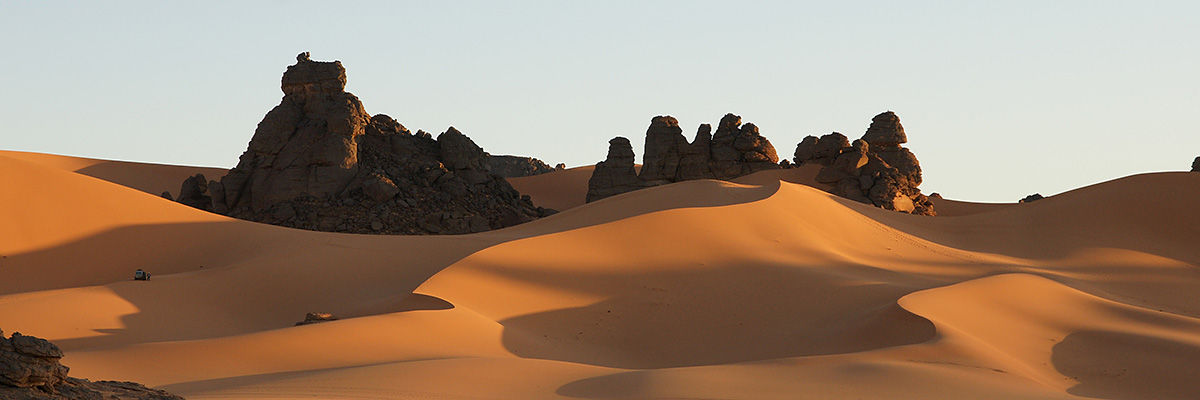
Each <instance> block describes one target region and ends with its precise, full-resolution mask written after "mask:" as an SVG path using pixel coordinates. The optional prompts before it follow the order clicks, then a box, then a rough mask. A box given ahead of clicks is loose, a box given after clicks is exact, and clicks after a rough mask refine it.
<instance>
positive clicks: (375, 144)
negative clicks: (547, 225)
mask: <svg viewBox="0 0 1200 400" xmlns="http://www.w3.org/2000/svg"><path fill="white" fill-rule="evenodd" d="M296 60H297V62H296V64H295V65H292V66H290V67H288V69H287V71H286V72H284V74H283V79H282V85H281V87H282V89H283V93H284V96H283V100H282V101H281V102H280V104H279V105H278V106H276V107H275V108H274V109H272V110H271V111H270V112H268V113H267V115H266V116H265V117H264V118H263V120H262V122H260V123H259V124H258V128H257V129H256V130H255V132H254V137H253V138H252V139H251V140H250V144H249V146H248V148H247V150H246V152H245V153H243V154H242V156H241V158H240V160H239V162H238V165H237V166H236V167H234V168H233V169H231V170H229V172H228V173H227V174H226V175H225V176H224V177H222V178H221V179H220V181H216V180H213V181H208V182H204V177H203V176H200V175H197V176H195V177H192V178H188V180H187V181H185V182H184V184H183V188H182V189H181V190H180V195H179V201H180V202H182V203H184V204H189V205H192V206H194V207H197V208H201V209H207V210H211V211H213V212H215V213H218V214H224V215H228V216H231V217H234V218H239V219H245V220H250V221H257V222H264V223H269V224H275V225H282V226H288V227H293V228H300V229H309V230H320V231H336V232H351V233H382V234H430V233H432V234H461V233H472V232H482V231H487V230H490V229H498V228H503V227H507V226H512V225H516V224H520V223H523V222H527V221H530V220H533V219H535V218H538V217H541V216H545V215H548V214H549V213H551V212H552V210H545V209H541V208H537V207H534V206H533V203H532V202H531V201H530V200H529V198H528V197H525V196H521V195H520V193H518V192H517V191H516V190H514V189H513V188H512V186H511V185H509V184H508V182H506V181H505V180H504V178H502V177H500V176H497V175H495V174H493V173H492V172H491V171H490V162H489V158H488V154H487V153H486V152H484V151H483V149H481V148H480V147H479V146H477V145H476V144H475V142H473V141H471V139H470V138H468V137H467V136H466V135H463V134H462V133H461V132H459V131H458V130H456V129H454V128H453V127H450V128H449V129H447V130H446V131H445V132H444V133H442V134H441V135H439V136H438V137H437V139H434V138H433V137H432V135H430V134H428V133H426V132H423V131H417V132H416V133H415V134H414V133H411V132H409V130H408V129H407V128H405V127H404V126H403V125H401V124H400V123H399V122H396V120H394V119H392V118H391V117H388V116H387V115H384V114H377V115H375V116H370V115H369V114H367V112H366V109H365V108H364V107H363V105H362V102H360V101H359V100H358V98H357V97H355V96H354V95H353V94H350V93H348V92H345V91H344V89H345V85H346V70H345V68H343V67H342V64H341V62H338V61H333V62H322V61H313V60H310V59H309V56H308V53H301V54H300V55H299V56H297V57H296Z"/></svg>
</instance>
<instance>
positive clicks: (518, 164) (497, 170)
mask: <svg viewBox="0 0 1200 400" xmlns="http://www.w3.org/2000/svg"><path fill="white" fill-rule="evenodd" d="M488 164H489V165H490V166H491V169H492V173H493V174H496V175H500V176H501V177H504V178H518V177H522V176H533V175H540V174H544V173H547V172H554V171H562V170H564V169H567V166H566V164H562V163H560V164H558V165H555V166H554V167H553V168H551V167H550V165H548V164H546V163H544V162H542V160H539V159H536V158H533V157H521V156H489V157H488Z"/></svg>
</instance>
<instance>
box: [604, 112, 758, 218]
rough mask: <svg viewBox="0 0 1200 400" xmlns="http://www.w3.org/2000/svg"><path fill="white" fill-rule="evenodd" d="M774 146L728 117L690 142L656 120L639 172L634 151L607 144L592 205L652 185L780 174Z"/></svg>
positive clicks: (673, 125) (665, 119) (624, 143)
mask: <svg viewBox="0 0 1200 400" xmlns="http://www.w3.org/2000/svg"><path fill="white" fill-rule="evenodd" d="M779 168H780V166H779V157H778V156H777V155H776V154H775V147H774V146H772V145H771V142H770V141H768V140H767V138H765V137H763V136H762V135H760V134H759V131H758V127H757V126H755V125H754V124H751V123H746V124H744V125H743V124H742V118H741V117H739V116H737V115H733V114H726V115H725V117H723V118H721V123H720V124H719V125H717V132H716V133H715V134H714V133H712V126H711V125H708V124H701V125H700V128H699V129H698V130H697V132H696V137H695V139H693V140H692V142H691V143H688V141H687V139H686V138H684V136H683V129H682V128H680V127H679V121H677V120H676V119H675V118H674V117H671V116H657V117H654V118H653V119H651V120H650V127H649V128H647V129H646V149H645V155H644V157H643V163H642V170H641V172H640V173H638V172H637V171H636V170H635V169H634V153H633V146H632V145H630V143H629V139H626V138H624V137H617V138H615V139H613V140H611V141H609V142H608V156H607V157H606V158H605V160H604V161H602V162H600V163H598V164H596V169H595V171H594V172H592V178H591V179H590V180H588V194H587V201H588V202H592V201H595V200H599V199H603V198H606V197H610V196H615V195H618V194H621V193H626V192H630V191H634V190H638V189H642V188H647V187H651V186H658V185H665V184H668V183H672V182H680V181H686V180H693V179H724V180H729V179H734V178H737V177H739V176H743V175H748V174H751V173H754V172H758V171H763V170H768V169H779Z"/></svg>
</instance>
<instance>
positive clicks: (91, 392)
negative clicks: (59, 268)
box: [0, 332, 183, 400]
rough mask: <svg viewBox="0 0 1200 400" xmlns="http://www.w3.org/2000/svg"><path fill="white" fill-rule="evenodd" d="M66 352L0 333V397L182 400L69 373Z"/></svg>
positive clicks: (45, 343) (38, 341)
mask: <svg viewBox="0 0 1200 400" xmlns="http://www.w3.org/2000/svg"><path fill="white" fill-rule="evenodd" d="M62 357H63V352H62V350H60V349H59V348H58V346H55V345H54V344H53V343H50V342H49V341H47V340H45V339H41V338H37V337H33V336H25V335H22V334H20V333H19V332H13V334H12V337H11V338H5V337H4V333H3V332H0V399H19V400H25V399H31V400H32V399H38V400H41V399H45V400H57V399H96V400H101V399H103V400H108V399H115V400H133V399H146V400H182V399H183V398H182V397H179V396H175V395H173V394H170V393H167V392H164V391H161V390H155V389H150V388H147V387H145V386H142V385H140V384H136V383H133V382H113V381H99V382H91V381H88V380H86V379H77V378H71V377H69V376H67V372H68V371H69V370H70V369H69V368H67V366H65V365H62V363H61V362H60V360H61V359H62Z"/></svg>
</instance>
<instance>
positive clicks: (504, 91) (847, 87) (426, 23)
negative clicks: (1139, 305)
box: [0, 1, 1200, 202]
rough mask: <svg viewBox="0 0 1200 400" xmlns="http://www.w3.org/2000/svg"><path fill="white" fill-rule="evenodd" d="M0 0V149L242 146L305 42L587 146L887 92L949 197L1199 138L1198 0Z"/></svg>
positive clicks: (493, 128)
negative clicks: (653, 125)
mask: <svg viewBox="0 0 1200 400" xmlns="http://www.w3.org/2000/svg"><path fill="white" fill-rule="evenodd" d="M177 3H180V2H162V1H145V2H128V1H117V2H79V3H50V2H32V1H30V2H14V1H0V37H3V39H2V40H0V54H2V55H3V56H2V59H0V76H2V77H3V78H2V79H3V82H4V89H3V95H0V149H6V150H24V151H37V152H46V153H55V154H68V155H77V156H87V157H96V158H107V159H120V160H133V161H145V162H159V163H171V164H189V165H204V166H220V167H231V166H233V165H234V164H236V162H237V158H238V156H239V155H240V154H241V152H242V151H243V150H245V147H246V143H247V142H248V141H249V140H250V137H251V135H252V134H253V132H254V128H255V126H256V124H257V123H258V122H259V121H260V120H261V118H262V116H263V115H264V114H265V113H266V112H267V111H269V110H270V109H271V108H272V107H274V106H275V105H276V104H278V103H279V99H280V98H281V97H282V92H280V90H279V80H280V77H281V75H282V74H283V71H284V70H285V69H286V67H287V66H288V65H290V64H293V63H294V62H295V55H296V53H299V52H302V51H309V52H311V53H312V57H313V58H314V59H317V60H334V59H336V60H341V61H342V63H343V64H344V65H345V66H346V68H347V70H348V78H349V85H348V86H347V90H348V91H350V92H352V93H354V94H356V95H357V96H358V97H359V98H360V99H362V101H363V103H364V104H365V105H366V108H367V111H368V112H370V113H372V114H376V113H384V114H388V115H391V116H392V117H394V118H396V119H397V120H399V121H400V122H401V123H403V124H404V125H405V126H407V127H408V128H409V129H412V130H414V131H415V130H417V129H424V130H426V131H430V132H433V133H435V134H436V133H440V132H442V131H444V130H445V129H446V127H448V126H451V125H453V126H455V127H457V128H458V129H460V130H462V131H463V132H464V133H466V134H467V135H469V136H470V137H471V138H472V139H474V140H475V141H476V143H478V144H479V145H481V146H483V147H484V149H486V150H488V151H489V152H491V153H493V154H520V155H531V156H535V157H538V158H541V159H542V160H545V161H546V162H548V163H551V164H554V163H559V162H565V163H567V165H570V166H578V165H588V164H594V163H595V162H597V161H600V160H602V159H603V158H604V155H605V152H606V150H607V141H608V140H609V139H610V138H612V137H613V136H618V135H620V136H626V137H628V138H630V139H631V140H632V141H633V143H634V148H635V151H636V153H637V154H638V156H639V160H640V157H641V155H642V148H641V147H642V139H643V137H644V133H645V129H646V127H647V126H648V125H649V122H650V118H651V117H654V116H655V115H662V114H669V115H673V116H675V117H676V118H678V119H679V121H680V123H681V125H683V126H684V132H685V134H686V135H687V136H688V138H689V139H691V137H692V135H693V134H694V133H695V129H696V126H697V125H699V124H701V123H716V122H717V121H718V120H719V119H720V117H721V116H722V115H724V114H725V113H726V112H733V113H737V114H739V115H741V116H742V118H743V120H744V121H748V122H754V123H755V124H756V125H758V126H759V127H760V129H761V130H762V133H763V135H764V136H766V137H767V138H768V139H770V140H771V142H772V143H773V144H774V145H775V147H776V149H778V150H779V153H780V156H782V157H787V158H790V157H791V154H792V152H793V150H794V149H795V146H796V143H798V142H799V141H800V140H801V139H802V138H803V137H804V136H807V135H820V134H824V133H828V132H831V131H840V132H843V133H845V134H847V136H850V137H852V138H857V137H859V136H861V135H862V133H863V131H864V130H865V129H866V128H867V125H868V124H869V123H870V120H871V117H872V116H874V115H875V114H877V113H879V112H882V111H885V110H889V109H890V110H895V111H896V112H897V114H898V115H899V116H900V118H901V121H902V122H903V123H904V126H905V129H906V130H907V132H908V138H909V144H908V146H909V148H911V149H912V150H913V152H914V153H916V155H917V157H918V158H919V159H920V160H921V165H922V167H923V168H924V170H925V184H923V185H922V189H923V190H924V191H925V192H926V193H928V192H940V193H942V194H943V195H945V196H946V197H948V198H955V199H965V200H974V201H997V202H1007V201H1015V200H1017V199H1019V198H1021V197H1024V196H1025V195H1027V194H1030V193H1033V192H1041V193H1042V194H1046V195H1049V194H1054V193H1059V192H1062V191H1065V190H1069V189H1073V188H1077V187H1080V186H1084V185H1088V184H1092V183H1096V182H1100V181H1105V180H1109V179H1114V178H1118V177H1121V176H1126V175H1131V174H1135V173H1140V172H1150V171H1169V170H1186V169H1187V168H1188V167H1190V165H1191V161H1192V158H1194V157H1195V156H1197V155H1200V128H1198V127H1200V124H1198V123H1197V122H1195V120H1196V118H1195V115H1196V113H1197V111H1198V110H1200V23H1198V22H1197V21H1200V2H1195V1H1159V2H1135V1H1127V2H1115V1H1004V2H997V1H938V2H932V1H930V2H913V3H907V4H906V2H894V1H858V2H830V1H822V2H792V1H786V2H785V1H779V2H715V1H689V2H643V1H628V2H624V1H605V2H589V3H583V2H568V1H546V2H516V3H514V4H507V3H501V2H449V1H446V2H441V1H439V2H432V1H422V2H390V1H386V2H385V1H380V2H331V1H319V2H293V1H263V2H194V3H193V4H177Z"/></svg>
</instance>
